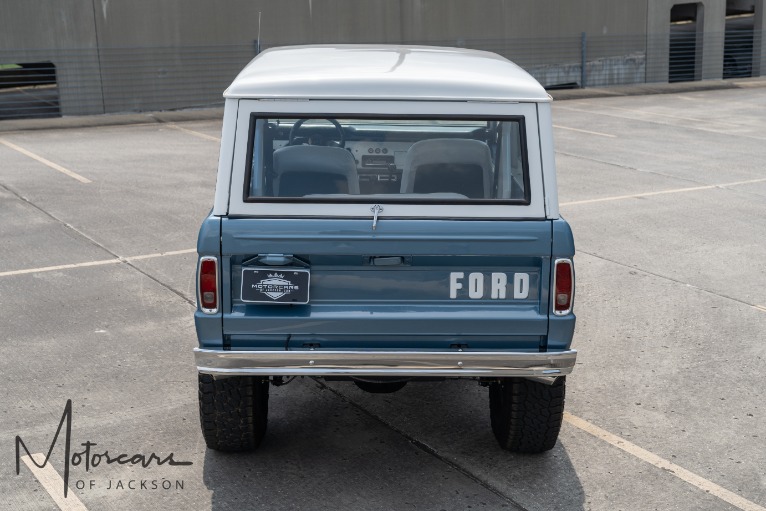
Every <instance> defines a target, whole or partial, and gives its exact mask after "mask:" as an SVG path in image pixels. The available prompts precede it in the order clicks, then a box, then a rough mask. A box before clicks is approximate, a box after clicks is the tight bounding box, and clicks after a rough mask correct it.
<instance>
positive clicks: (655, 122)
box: [558, 106, 766, 140]
mask: <svg viewBox="0 0 766 511" xmlns="http://www.w3.org/2000/svg"><path fill="white" fill-rule="evenodd" d="M558 108H560V109H562V110H569V111H572V112H581V113H585V114H590V115H603V116H606V117H616V118H617V119H627V120H629V121H636V122H647V123H650V124H661V125H662V126H670V127H672V128H684V129H690V130H698V131H706V132H708V133H717V134H719V135H731V136H733V137H740V138H749V139H752V140H766V138H764V137H757V136H755V135H749V134H746V133H738V132H735V131H723V130H716V129H712V128H705V127H703V126H692V125H689V124H684V125H679V124H673V123H671V122H662V121H659V120H656V119H654V120H649V119H638V118H636V117H628V116H626V115H619V114H616V113H607V112H594V111H593V110H585V109H582V108H574V107H571V106H559V107H558ZM690 122H691V121H690ZM710 124H712V122H711V123H710Z"/></svg>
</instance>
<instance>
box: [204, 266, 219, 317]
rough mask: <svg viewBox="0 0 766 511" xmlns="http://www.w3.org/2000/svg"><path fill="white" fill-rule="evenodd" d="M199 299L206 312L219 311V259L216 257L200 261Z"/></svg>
mask: <svg viewBox="0 0 766 511" xmlns="http://www.w3.org/2000/svg"><path fill="white" fill-rule="evenodd" d="M199 300H200V307H201V308H202V309H203V310H204V311H205V312H217V311H218V261H217V260H216V259H215V258H203V259H202V261H200V265H199Z"/></svg>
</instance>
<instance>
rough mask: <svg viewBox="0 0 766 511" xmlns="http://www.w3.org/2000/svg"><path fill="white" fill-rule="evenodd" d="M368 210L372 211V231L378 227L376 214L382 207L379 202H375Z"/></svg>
mask: <svg viewBox="0 0 766 511" xmlns="http://www.w3.org/2000/svg"><path fill="white" fill-rule="evenodd" d="M370 211H371V212H372V230H373V231H374V230H375V229H377V227H378V215H379V214H380V213H381V212H382V211H383V208H382V207H380V204H375V205H374V206H373V207H371V208H370Z"/></svg>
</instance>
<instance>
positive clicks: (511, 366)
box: [194, 348, 577, 378]
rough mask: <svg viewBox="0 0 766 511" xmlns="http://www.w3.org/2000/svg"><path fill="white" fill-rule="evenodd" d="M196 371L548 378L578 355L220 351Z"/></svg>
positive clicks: (206, 355) (200, 361) (203, 356)
mask: <svg viewBox="0 0 766 511" xmlns="http://www.w3.org/2000/svg"><path fill="white" fill-rule="evenodd" d="M194 356H195V359H196V363H197V370H198V371H199V372H201V373H206V374H217V375H264V376H294V375H304V376H413V377H416V376H448V377H493V376H496V377H509V376H515V377H525V378H533V377H552V376H562V375H565V374H569V373H571V372H572V369H573V368H574V365H575V360H576V359H577V351H576V350H567V351H553V352H547V353H526V352H514V351H454V350H453V351H403V350H398V351H366V350H354V351H351V350H347V351H329V350H293V351H223V350H208V349H201V348H195V349H194Z"/></svg>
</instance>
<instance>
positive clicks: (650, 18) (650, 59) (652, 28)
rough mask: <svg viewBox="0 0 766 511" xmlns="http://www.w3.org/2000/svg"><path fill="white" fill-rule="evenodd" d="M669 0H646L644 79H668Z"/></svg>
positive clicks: (670, 2)
mask: <svg viewBox="0 0 766 511" xmlns="http://www.w3.org/2000/svg"><path fill="white" fill-rule="evenodd" d="M672 5H673V2H672V1H671V0H647V12H646V81H647V82H648V83H657V82H660V83H663V82H667V81H668V58H669V53H670V8H671V7H672Z"/></svg>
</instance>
